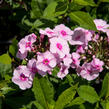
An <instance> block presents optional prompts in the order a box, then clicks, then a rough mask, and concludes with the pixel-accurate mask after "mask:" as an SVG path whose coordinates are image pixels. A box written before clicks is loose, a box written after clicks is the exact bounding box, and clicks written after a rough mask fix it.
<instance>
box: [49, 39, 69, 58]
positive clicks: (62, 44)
mask: <svg viewBox="0 0 109 109" xmlns="http://www.w3.org/2000/svg"><path fill="white" fill-rule="evenodd" d="M50 51H51V52H52V53H56V54H58V55H59V57H60V58H63V57H64V56H65V55H67V54H69V52H70V48H69V45H68V43H67V41H66V40H64V39H62V38H60V37H58V38H57V37H55V38H52V39H51V40H50Z"/></svg>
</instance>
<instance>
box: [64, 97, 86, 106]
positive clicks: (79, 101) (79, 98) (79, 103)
mask: <svg viewBox="0 0 109 109" xmlns="http://www.w3.org/2000/svg"><path fill="white" fill-rule="evenodd" d="M84 102H85V101H84V100H83V99H82V98H81V97H76V98H75V99H74V100H72V101H71V102H70V103H69V104H68V105H67V106H66V107H71V106H73V105H81V104H83V103H84Z"/></svg>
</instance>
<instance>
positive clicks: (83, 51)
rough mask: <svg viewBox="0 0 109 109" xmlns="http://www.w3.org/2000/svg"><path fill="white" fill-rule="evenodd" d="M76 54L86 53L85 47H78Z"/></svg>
mask: <svg viewBox="0 0 109 109" xmlns="http://www.w3.org/2000/svg"><path fill="white" fill-rule="evenodd" d="M76 52H77V53H85V49H84V46H82V45H78V46H77V48H76Z"/></svg>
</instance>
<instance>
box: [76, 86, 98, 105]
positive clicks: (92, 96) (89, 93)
mask: <svg viewBox="0 0 109 109" xmlns="http://www.w3.org/2000/svg"><path fill="white" fill-rule="evenodd" d="M78 94H79V96H80V97H81V98H82V99H83V100H85V101H88V102H89V103H95V102H97V101H99V96H98V95H97V93H96V91H95V89H94V88H93V87H91V86H87V85H82V86H80V87H79V88H78Z"/></svg>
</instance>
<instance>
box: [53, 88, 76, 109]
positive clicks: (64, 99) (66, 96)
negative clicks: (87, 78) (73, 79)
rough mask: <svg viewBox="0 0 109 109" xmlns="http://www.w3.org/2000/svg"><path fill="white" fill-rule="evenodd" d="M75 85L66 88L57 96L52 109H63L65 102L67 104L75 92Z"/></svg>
mask: <svg viewBox="0 0 109 109" xmlns="http://www.w3.org/2000/svg"><path fill="white" fill-rule="evenodd" d="M76 87H77V86H76ZM76 87H74V86H72V87H70V88H68V89H66V90H65V91H64V92H63V93H62V94H61V95H60V96H59V97H58V99H57V101H56V105H55V107H54V109H63V108H64V107H65V106H66V105H67V104H69V103H70V102H71V100H72V99H73V98H74V96H75V94H76V90H75V89H76Z"/></svg>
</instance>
